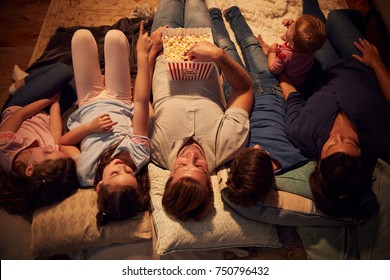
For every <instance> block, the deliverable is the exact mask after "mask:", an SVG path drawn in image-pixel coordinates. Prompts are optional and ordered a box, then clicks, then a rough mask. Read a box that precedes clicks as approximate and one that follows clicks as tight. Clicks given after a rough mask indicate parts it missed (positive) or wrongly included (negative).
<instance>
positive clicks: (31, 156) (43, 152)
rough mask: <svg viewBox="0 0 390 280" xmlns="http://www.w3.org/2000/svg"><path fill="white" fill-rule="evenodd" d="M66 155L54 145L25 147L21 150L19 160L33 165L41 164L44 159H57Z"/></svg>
mask: <svg viewBox="0 0 390 280" xmlns="http://www.w3.org/2000/svg"><path fill="white" fill-rule="evenodd" d="M65 157H66V155H65V154H64V153H63V152H60V151H57V150H55V149H54V148H53V147H52V146H48V147H34V148H29V149H25V150H23V151H22V152H20V154H19V156H18V160H20V161H22V162H24V163H25V164H26V165H27V166H31V165H35V164H40V163H41V162H43V161H44V160H49V159H51V160H55V159H59V158H65Z"/></svg>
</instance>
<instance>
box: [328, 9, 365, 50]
mask: <svg viewBox="0 0 390 280" xmlns="http://www.w3.org/2000/svg"><path fill="white" fill-rule="evenodd" d="M360 18H361V17H360ZM361 20H362V18H361ZM358 22H359V14H358V12H357V11H353V10H333V11H331V12H330V13H329V15H328V20H327V22H326V28H327V29H328V34H329V35H328V36H329V41H330V43H331V44H332V46H333V48H334V49H335V50H336V52H337V53H338V55H339V56H340V57H350V56H351V55H352V54H359V55H360V52H359V50H358V49H356V47H355V46H354V44H353V42H357V41H358V40H359V38H364V36H363V34H362V32H361V31H360V30H359V28H358Z"/></svg>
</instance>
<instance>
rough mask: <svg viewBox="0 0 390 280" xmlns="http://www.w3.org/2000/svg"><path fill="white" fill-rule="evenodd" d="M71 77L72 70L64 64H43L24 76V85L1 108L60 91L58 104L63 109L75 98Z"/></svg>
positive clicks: (35, 99)
mask: <svg viewBox="0 0 390 280" xmlns="http://www.w3.org/2000/svg"><path fill="white" fill-rule="evenodd" d="M72 79H73V71H72V69H71V67H70V66H68V65H66V64H63V63H55V64H52V65H48V66H45V67H43V68H41V69H39V70H37V71H35V72H33V73H31V74H30V75H28V76H26V77H25V78H24V83H25V85H24V86H23V87H21V88H20V89H18V90H17V91H16V92H15V93H14V94H13V95H12V96H10V97H9V99H8V100H7V102H6V103H5V105H4V106H3V110H4V109H5V108H7V107H9V106H25V105H27V104H30V103H32V102H34V101H37V100H39V99H43V98H49V97H51V96H53V95H54V94H56V93H57V92H62V94H61V100H60V105H61V109H62V111H64V110H66V109H68V108H69V107H70V106H71V105H72V103H73V102H75V101H76V99H77V98H76V94H75V92H73V88H72V87H71V86H69V83H70V82H71V80H72ZM64 92H66V93H65V94H64Z"/></svg>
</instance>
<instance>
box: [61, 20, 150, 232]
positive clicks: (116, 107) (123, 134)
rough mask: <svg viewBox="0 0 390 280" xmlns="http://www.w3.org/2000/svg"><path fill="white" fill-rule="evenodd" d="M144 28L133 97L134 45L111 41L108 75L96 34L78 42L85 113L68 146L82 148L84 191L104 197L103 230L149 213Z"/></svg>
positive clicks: (71, 123)
mask: <svg viewBox="0 0 390 280" xmlns="http://www.w3.org/2000/svg"><path fill="white" fill-rule="evenodd" d="M143 28H144V24H143V22H142V23H141V30H140V35H139V38H138V43H137V64H138V73H137V77H136V80H135V88H134V96H132V92H131V76H130V70H129V69H130V68H129V51H130V47H129V43H128V40H127V38H126V36H125V35H124V34H123V33H122V32H121V31H119V30H110V31H109V32H108V33H107V34H106V37H105V42H104V56H105V75H104V77H103V76H102V74H101V70H100V66H99V59H98V49H97V45H96V41H95V39H94V37H93V35H92V33H91V32H90V31H88V30H84V29H81V30H78V31H76V32H75V34H74V36H73V38H72V59H73V67H74V73H75V82H76V88H77V95H78V103H79V104H78V105H79V108H78V109H77V110H76V111H75V112H74V113H72V115H71V116H70V117H69V120H68V128H69V129H70V131H69V132H68V133H67V134H65V135H64V136H62V138H61V143H62V144H63V145H75V144H78V143H80V151H81V153H80V151H78V150H77V149H76V150H75V153H76V154H77V153H79V154H80V155H79V159H78V166H77V169H78V177H79V181H80V184H81V186H84V187H87V186H94V188H95V189H96V191H97V193H98V207H99V213H98V215H97V220H98V225H99V226H102V225H105V224H106V223H107V222H109V221H110V220H122V219H127V218H130V217H131V216H134V215H136V214H137V213H138V212H140V211H145V210H147V209H148V205H149V194H148V192H149V181H148V177H147V164H148V162H149V156H150V146H149V138H148V129H149V95H150V71H149V61H148V55H149V51H150V48H151V47H152V42H151V40H150V38H149V36H148V34H147V33H144V31H143Z"/></svg>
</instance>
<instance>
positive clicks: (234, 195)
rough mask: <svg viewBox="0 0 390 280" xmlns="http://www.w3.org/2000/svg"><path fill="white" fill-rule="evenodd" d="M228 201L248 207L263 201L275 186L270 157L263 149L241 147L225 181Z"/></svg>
mask: <svg viewBox="0 0 390 280" xmlns="http://www.w3.org/2000/svg"><path fill="white" fill-rule="evenodd" d="M226 184H227V185H228V187H227V195H228V198H229V200H230V201H232V202H233V203H235V204H238V205H242V206H244V207H250V206H252V205H255V204H256V203H258V202H260V201H264V200H265V198H266V197H267V195H268V193H269V192H270V190H271V189H272V188H273V187H274V186H275V175H274V170H273V167H272V159H271V157H270V156H269V155H268V154H267V153H266V152H264V150H259V149H254V148H246V149H243V150H242V151H241V152H240V153H239V154H238V155H237V156H236V158H235V159H234V160H233V161H232V163H231V165H230V171H229V176H228V180H227V182H226Z"/></svg>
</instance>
